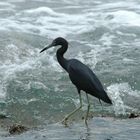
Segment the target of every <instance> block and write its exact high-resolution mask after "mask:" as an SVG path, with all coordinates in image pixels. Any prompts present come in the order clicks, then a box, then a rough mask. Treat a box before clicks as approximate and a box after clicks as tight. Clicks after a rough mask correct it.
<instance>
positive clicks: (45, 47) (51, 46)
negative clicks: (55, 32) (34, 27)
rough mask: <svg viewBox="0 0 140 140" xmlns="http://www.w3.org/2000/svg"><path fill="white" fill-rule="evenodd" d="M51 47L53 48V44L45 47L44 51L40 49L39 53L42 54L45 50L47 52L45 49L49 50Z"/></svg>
mask: <svg viewBox="0 0 140 140" xmlns="http://www.w3.org/2000/svg"><path fill="white" fill-rule="evenodd" d="M51 47H53V44H50V45H48V46H47V47H45V48H44V49H42V50H41V51H40V53H42V52H44V51H45V50H47V49H49V48H51Z"/></svg>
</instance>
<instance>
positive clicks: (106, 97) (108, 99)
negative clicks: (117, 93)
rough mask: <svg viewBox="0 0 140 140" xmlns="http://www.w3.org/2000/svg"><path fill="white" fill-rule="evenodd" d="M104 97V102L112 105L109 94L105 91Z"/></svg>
mask: <svg viewBox="0 0 140 140" xmlns="http://www.w3.org/2000/svg"><path fill="white" fill-rule="evenodd" d="M104 95H105V97H104V98H103V99H102V100H103V101H104V102H106V103H108V104H112V101H111V99H110V98H109V97H108V95H107V93H106V92H105V91H104Z"/></svg>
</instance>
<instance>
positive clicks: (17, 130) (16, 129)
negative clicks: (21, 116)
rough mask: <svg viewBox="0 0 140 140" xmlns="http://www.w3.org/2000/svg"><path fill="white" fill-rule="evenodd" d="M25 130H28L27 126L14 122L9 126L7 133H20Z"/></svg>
mask: <svg viewBox="0 0 140 140" xmlns="http://www.w3.org/2000/svg"><path fill="white" fill-rule="evenodd" d="M27 130H28V128H27V127H25V126H23V125H20V124H14V125H12V126H10V128H9V133H10V134H20V133H23V132H25V131H27Z"/></svg>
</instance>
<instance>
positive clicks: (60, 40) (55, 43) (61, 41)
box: [40, 37, 68, 53]
mask: <svg viewBox="0 0 140 140" xmlns="http://www.w3.org/2000/svg"><path fill="white" fill-rule="evenodd" d="M58 45H62V46H63V45H68V42H67V40H66V39H64V38H62V37H58V38H56V39H54V40H53V41H52V43H51V44H50V45H48V46H47V47H45V48H44V49H43V50H41V51H40V53H41V52H43V51H45V50H47V49H49V48H51V47H54V46H58Z"/></svg>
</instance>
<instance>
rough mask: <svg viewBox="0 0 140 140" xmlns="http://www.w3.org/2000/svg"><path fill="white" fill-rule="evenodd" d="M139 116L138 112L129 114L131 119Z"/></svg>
mask: <svg viewBox="0 0 140 140" xmlns="http://www.w3.org/2000/svg"><path fill="white" fill-rule="evenodd" d="M137 117H139V115H138V114H134V113H130V114H129V116H128V118H129V119H132V118H137Z"/></svg>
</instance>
